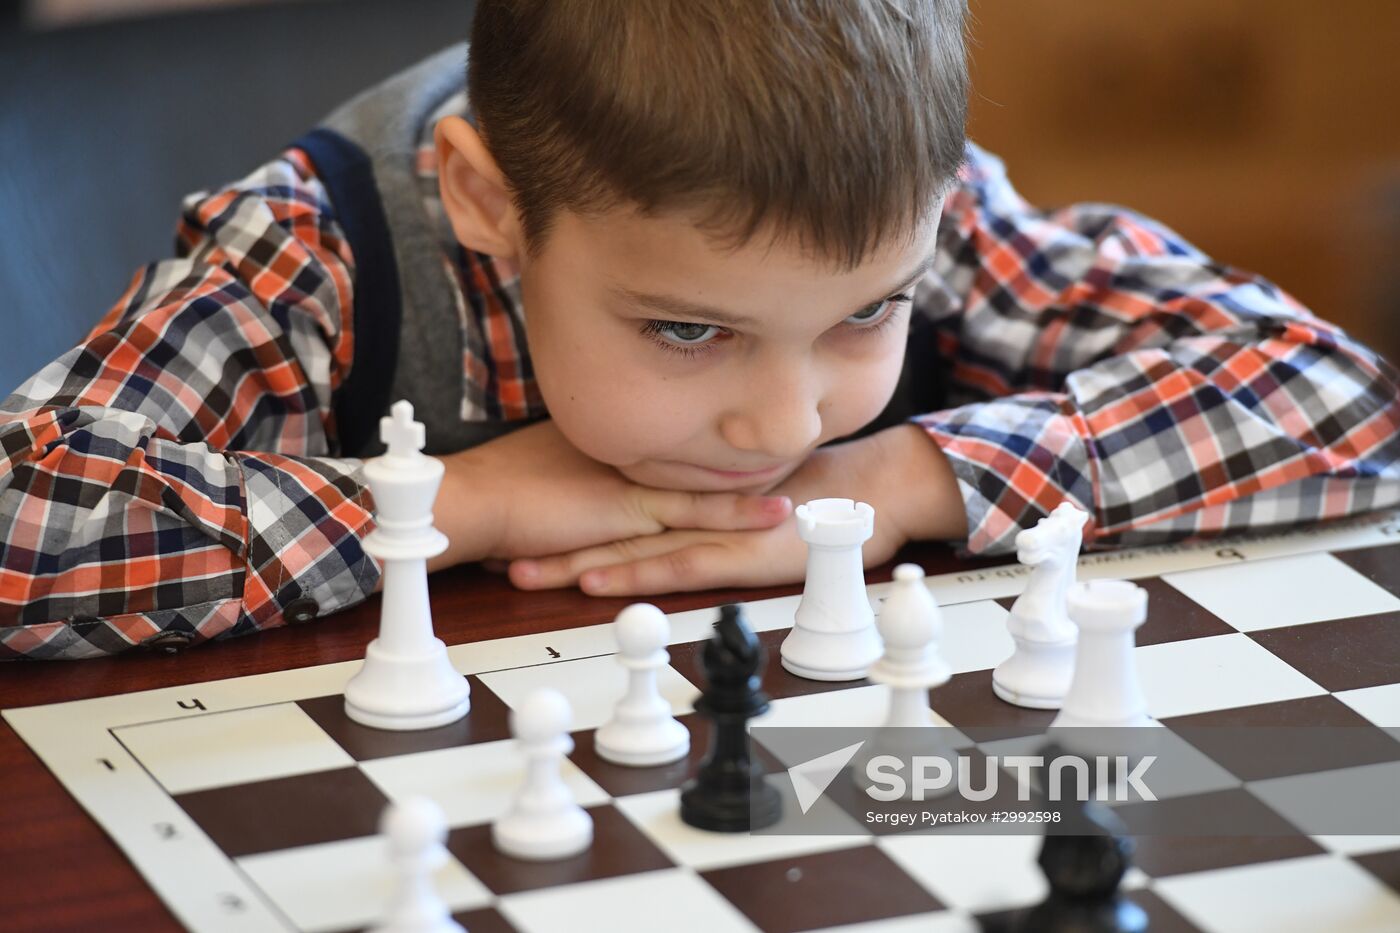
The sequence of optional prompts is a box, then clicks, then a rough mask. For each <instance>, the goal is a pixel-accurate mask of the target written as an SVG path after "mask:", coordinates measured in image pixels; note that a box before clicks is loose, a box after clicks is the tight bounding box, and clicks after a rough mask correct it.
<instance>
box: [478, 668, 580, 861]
mask: <svg viewBox="0 0 1400 933" xmlns="http://www.w3.org/2000/svg"><path fill="white" fill-rule="evenodd" d="M572 720H573V711H572V710H571V709H570V708H569V701H568V700H566V699H565V698H564V695H563V694H562V693H560V692H559V691H558V690H551V689H549V688H548V687H543V688H540V689H539V690H536V691H534V692H533V693H531V694H530V695H529V696H527V697H526V698H525V702H524V703H522V704H521V706H520V708H519V709H517V710H512V711H511V714H510V725H511V732H512V733H513V734H514V735H515V738H516V741H517V742H518V743H519V744H520V748H521V750H522V751H523V752H524V753H525V781H524V783H523V784H521V787H520V792H519V793H518V794H516V797H515V800H514V802H512V804H511V806H510V809H509V810H507V811H506V812H505V814H504V815H503V816H501V817H500V818H499V819H497V820H496V822H495V823H494V824H493V825H492V826H491V841H492V842H493V843H495V846H496V848H497V849H499V850H500V851H501V852H503V853H505V854H506V855H510V856H514V857H515V858H521V859H531V860H535V861H541V860H545V859H559V858H568V857H569V856H571V855H577V854H578V853H580V852H582V851H583V850H584V849H586V848H588V846H589V845H590V844H591V843H592V842H593V818H592V817H590V816H589V815H588V814H587V813H586V812H585V811H584V809H583V808H582V807H580V806H579V805H578V804H577V803H575V802H574V795H573V794H572V793H571V792H570V790H569V786H568V785H567V784H565V783H564V779H563V778H562V777H561V776H560V774H559V765H560V763H561V762H562V761H563V760H564V756H565V755H567V754H568V753H569V752H570V751H571V750H572V749H573V747H574V740H573V739H571V738H570V737H569V726H570V724H571V722H572Z"/></svg>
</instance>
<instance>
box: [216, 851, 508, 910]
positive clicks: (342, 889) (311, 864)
mask: <svg viewBox="0 0 1400 933" xmlns="http://www.w3.org/2000/svg"><path fill="white" fill-rule="evenodd" d="M235 861H236V862H237V863H238V866H239V867H240V868H242V869H243V870H244V871H245V872H247V873H248V877H250V878H252V879H253V881H254V882H255V883H256V884H257V885H258V887H260V888H262V889H263V891H264V892H265V893H266V894H267V895H268V897H269V898H271V899H272V901H273V903H275V904H276V905H277V907H278V908H279V909H281V911H282V912H283V913H284V914H286V915H287V916H288V917H289V918H290V919H291V920H292V922H293V923H295V924H296V926H297V929H299V930H302V931H304V933H322V931H330V930H345V929H350V928H353V927H371V926H374V925H375V924H376V923H378V922H379V921H381V920H383V919H384V915H385V911H386V910H387V909H388V907H389V903H390V901H391V900H392V898H393V896H394V890H395V888H394V882H395V877H394V870H393V865H392V863H391V862H390V861H389V844H388V841H387V840H385V839H384V838H383V837H381V836H364V837H361V838H359V839H347V840H344V841H341V842H330V843H324V844H321V845H314V846H301V847H299V848H296V849H283V850H282V851H280V852H266V853H262V854H259V855H249V856H245V857H243V858H240V859H236V860H235ZM433 890H435V891H436V892H437V894H438V896H439V897H441V898H442V899H443V901H444V902H445V903H446V904H447V907H448V909H449V910H450V911H453V912H455V911H459V910H468V909H470V908H473V907H479V906H481V905H483V904H487V903H489V902H490V900H491V892H490V891H488V890H487V889H486V886H485V885H483V884H482V883H481V882H480V881H478V880H477V879H476V877H475V876H474V875H472V873H471V872H469V871H468V870H467V869H466V868H465V867H463V865H462V863H461V862H459V861H457V860H456V859H455V858H450V857H449V858H448V859H447V860H446V862H445V863H444V864H443V866H442V867H441V868H439V869H438V870H437V871H436V872H434V873H433Z"/></svg>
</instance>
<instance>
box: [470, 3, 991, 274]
mask: <svg viewBox="0 0 1400 933" xmlns="http://www.w3.org/2000/svg"><path fill="white" fill-rule="evenodd" d="M965 6H966V0H479V2H478V3H477V8H476V17H475V22H474V23H473V28H472V47H471V51H470V53H469V62H468V67H467V82H468V88H469V93H470V97H471V102H472V108H473V110H474V112H475V114H476V118H477V121H478V126H479V128H480V129H481V131H482V133H483V135H484V137H485V139H486V142H487V145H488V147H489V148H490V149H491V152H492V154H493V155H494V156H495V158H496V160H497V162H498V164H499V165H500V166H501V169H502V171H503V172H504V173H505V175H506V177H507V179H508V182H509V184H510V187H511V190H512V195H513V197H514V199H515V204H516V206H517V208H518V209H519V210H520V212H521V215H522V222H523V224H524V232H525V236H526V239H527V242H528V243H529V245H530V248H531V249H532V250H535V249H537V248H538V246H539V245H540V244H541V243H542V242H543V240H544V238H545V237H546V236H547V235H548V232H549V228H550V223H551V220H552V218H553V217H554V215H555V213H556V212H557V211H559V210H561V209H568V210H572V211H575V212H579V213H588V212H590V211H598V210H606V209H609V208H612V207H616V206H620V205H624V204H627V203H629V202H630V204H632V205H634V206H636V207H637V208H639V209H640V210H641V211H643V212H644V213H655V212H658V211H661V210H669V209H682V210H691V211H696V212H698V216H699V218H700V223H701V226H702V227H703V228H704V229H706V230H708V231H710V232H712V233H715V234H717V235H718V236H719V237H720V238H721V239H724V240H727V241H728V242H730V243H731V244H733V245H741V244H743V243H745V242H747V241H748V240H749V239H751V238H752V237H753V236H754V234H755V233H756V232H757V231H758V230H760V229H764V228H767V229H770V230H772V231H774V234H775V235H777V236H783V237H786V236H794V235H795V236H796V238H797V241H798V242H799V243H800V244H801V245H802V246H803V247H804V248H806V249H808V250H810V251H812V252H814V253H816V254H817V255H819V256H822V257H824V258H826V259H829V260H831V261H834V262H837V263H840V264H842V265H844V266H846V267H851V266H855V265H858V264H859V263H860V262H862V261H863V260H864V259H865V258H867V257H868V256H869V254H870V253H871V251H872V250H873V249H875V248H877V247H879V246H880V245H881V244H882V243H885V242H886V241H888V240H889V239H890V238H892V237H895V236H900V235H907V234H909V233H911V232H912V231H913V230H914V229H915V228H916V227H917V225H918V223H919V222H920V221H921V220H923V219H924V218H925V216H926V214H927V213H928V210H929V208H930V206H931V205H933V204H934V203H935V201H936V199H937V197H938V196H939V194H940V193H942V191H943V190H944V189H946V187H947V186H948V185H949V184H950V183H951V181H952V179H953V177H954V175H955V174H956V172H957V168H958V166H959V164H960V163H961V161H962V158H963V147H964V139H965V135H964V134H965V121H966V113H967V65H966V60H965V51H964V37H963V19H964V13H965Z"/></svg>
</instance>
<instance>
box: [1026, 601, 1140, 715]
mask: <svg viewBox="0 0 1400 933" xmlns="http://www.w3.org/2000/svg"><path fill="white" fill-rule="evenodd" d="M1069 616H1070V618H1071V619H1073V620H1074V624H1075V625H1077V626H1078V627H1079V646H1078V648H1077V649H1076V651H1075V658H1074V680H1073V682H1072V683H1071V684H1070V688H1069V693H1068V694H1067V695H1066V696H1065V703H1064V706H1063V707H1061V709H1060V713H1059V715H1058V716H1056V717H1055V719H1054V721H1053V722H1051V723H1050V727H1051V728H1052V729H1055V728H1059V727H1061V726H1099V727H1102V728H1121V727H1128V726H1150V725H1152V724H1153V719H1152V717H1150V716H1148V715H1147V701H1146V699H1144V698H1143V695H1142V686H1141V684H1140V683H1139V681H1138V672H1137V660H1136V657H1135V656H1134V654H1133V647H1134V642H1135V639H1134V636H1133V633H1134V632H1135V631H1136V630H1137V628H1138V626H1140V625H1142V623H1143V622H1144V621H1146V620H1147V591H1146V590H1144V589H1143V588H1142V587H1140V586H1138V585H1137V584H1135V583H1130V582H1128V581H1127V580H1091V581H1089V582H1088V583H1080V584H1078V585H1076V586H1075V587H1074V589H1072V590H1070V593H1069Z"/></svg>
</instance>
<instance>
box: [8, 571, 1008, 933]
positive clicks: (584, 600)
mask: <svg viewBox="0 0 1400 933" xmlns="http://www.w3.org/2000/svg"><path fill="white" fill-rule="evenodd" d="M906 560H912V561H916V562H918V563H919V564H921V565H922V566H923V567H924V568H925V570H926V571H927V572H928V573H929V574H936V573H945V572H948V571H952V570H958V569H963V568H968V567H985V566H988V565H990V564H995V563H1004V562H1005V559H1003V560H999V561H997V560H990V561H989V560H985V559H983V560H976V561H967V560H962V561H960V560H958V559H956V558H955V557H954V555H953V553H952V551H951V550H950V549H949V548H947V547H945V546H941V545H928V544H922V545H914V546H911V547H909V548H906V549H905V550H904V551H901V552H900V554H899V555H897V557H896V558H895V560H892V561H890V562H889V563H887V564H883V565H881V566H879V567H876V568H873V569H871V570H870V571H868V572H867V574H866V581H867V582H868V583H872V584H873V583H882V582H885V581H888V580H889V579H890V575H891V572H892V570H893V568H894V566H895V565H896V564H897V563H899V562H901V561H906ZM801 589H802V588H801V585H800V584H798V585H792V586H784V587H770V588H765V589H745V590H738V589H735V590H709V591H706V592H701V593H685V594H677V595H671V596H658V597H647V601H649V602H653V603H655V604H656V605H657V606H659V607H661V609H662V610H663V611H665V612H680V611H683V610H687V609H696V608H701V607H705V606H718V605H720V604H722V603H726V602H737V601H741V600H757V599H765V598H768V597H771V596H782V595H788V594H792V593H798V592H801ZM429 593H430V598H431V600H432V608H433V620H434V623H435V627H436V629H437V633H438V635H439V637H441V638H442V639H443V640H444V641H445V642H447V643H448V644H449V645H453V644H461V643H464V642H471V641H484V640H487V639H492V638H502V637H505V636H508V635H521V634H527V633H537V632H548V631H556V630H559V629H566V628H577V627H579V626H584V625H596V624H598V623H600V622H607V621H610V620H611V619H612V618H613V617H614V616H615V615H616V614H617V613H618V612H619V611H620V610H621V609H622V608H623V607H624V606H626V605H627V604H628V603H630V602H634V601H635V600H633V599H601V598H595V597H589V596H585V595H583V594H582V593H580V592H579V591H578V590H575V589H569V590H548V591H542V592H532V593H527V592H522V591H519V590H516V589H515V588H514V587H512V586H511V585H510V583H509V582H508V581H507V580H505V578H504V577H502V576H500V575H498V574H493V573H488V572H487V571H484V570H482V569H481V568H480V567H478V566H475V565H472V566H464V567H455V568H453V569H451V570H445V571H441V572H439V573H436V574H434V575H433V576H432V577H430V578H429ZM378 623H379V597H378V596H373V597H371V598H370V599H369V600H367V601H366V602H364V603H362V604H361V605H359V606H356V607H355V608H354V609H350V610H347V611H345V612H342V613H337V614H335V615H332V616H327V617H325V618H323V619H319V620H317V621H315V622H312V623H308V624H304V625H300V626H289V627H285V628H281V629H277V630H275V631H271V632H267V633H263V634H259V635H254V636H251V637H246V638H241V639H235V640H233V641H228V642H222V643H215V644H209V645H203V646H200V647H197V648H193V649H190V650H188V651H184V652H180V653H177V654H154V653H149V652H144V651H135V652H130V653H128V654H127V655H123V656H120V657H115V658H107V659H102V660H94V661H45V662H33V663H30V662H9V663H4V664H0V709H9V708H11V707H17V706H35V705H39V704H44V703H61V702H65V701H68V700H82V699H88V698H91V697H100V696H111V695H114V694H120V693H133V692H136V691H140V690H152V689H156V688H159V687H173V686H180V685H182V684H192V683H200V682H203V681H209V680H221V679H224V678H229V677H241V676H244V675H248V674H261V673H266V672H268V671H279V670H291V669H295V668H301V667H310V666H314V665H318V664H329V663H333V662H336V661H350V660H354V659H356V658H359V657H363V655H364V649H365V645H366V644H368V643H369V641H370V639H372V638H373V637H374V635H375V631H376V628H377V627H378ZM0 787H4V788H5V800H6V803H5V809H4V813H3V827H4V829H3V831H0V865H3V866H4V877H5V884H4V885H3V889H4V890H6V896H5V898H4V906H3V907H0V917H3V918H5V919H7V920H8V919H13V920H16V921H18V922H19V924H20V926H19V927H17V928H22V929H24V930H26V931H33V933H39V931H60V930H63V931H69V930H93V929H101V930H104V931H124V930H133V931H135V930H139V931H142V933H160V931H178V930H180V929H181V926H180V925H179V924H178V923H177V922H176V921H175V918H174V917H173V916H172V915H171V914H170V912H169V911H167V910H166V909H165V907H164V905H163V904H162V903H161V901H160V899H159V898H157V897H156V895H155V893H154V892H153V891H152V890H151V889H150V888H149V887H147V886H146V883H145V881H143V880H142V878H141V875H140V874H139V873H138V872H137V870H136V869H135V867H133V866H132V865H131V863H130V862H128V861H127V860H126V856H124V855H123V854H122V852H121V850H120V849H118V848H117V846H116V844H115V843H113V842H112V841H111V840H110V839H108V838H107V836H106V834H105V833H103V832H102V830H101V829H100V828H98V826H97V824H96V823H94V822H93V821H92V819H91V818H90V817H89V816H88V815H87V813H86V812H85V811H84V810H83V809H82V807H80V806H79V805H78V803H77V801H75V800H74V799H73V798H72V797H70V796H69V795H68V793H67V791H65V790H64V789H63V786H62V785H61V784H59V783H58V781H57V779H55V778H54V777H53V775H52V774H50V773H49V770H48V769H47V768H46V767H44V765H43V763H42V762H40V761H39V759H38V758H37V757H36V756H35V755H34V753H33V752H31V751H30V750H29V748H28V746H26V745H25V744H24V742H22V741H21V740H20V738H19V736H17V735H16V734H15V732H14V730H12V729H11V728H10V727H9V726H8V725H3V726H0ZM4 926H5V922H3V921H0V927H4Z"/></svg>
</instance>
